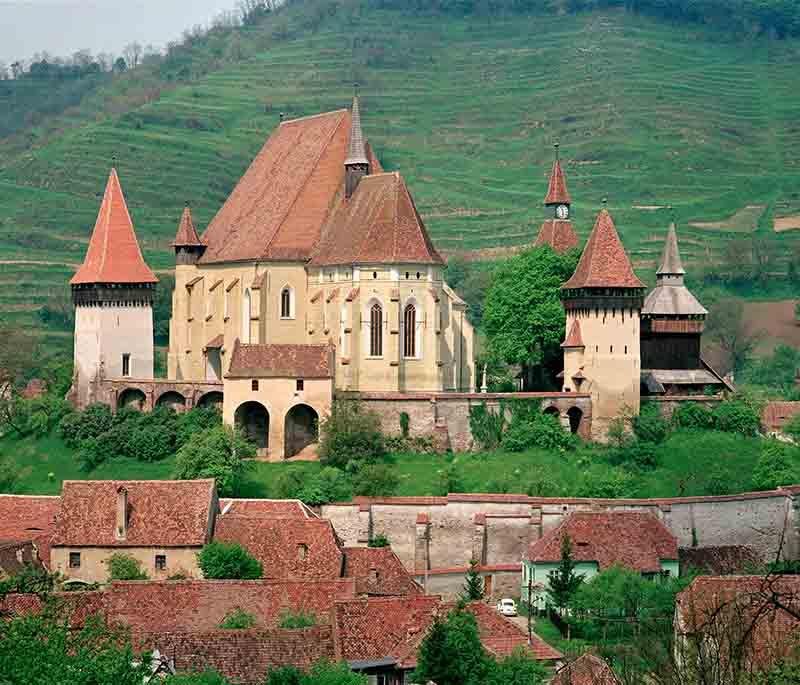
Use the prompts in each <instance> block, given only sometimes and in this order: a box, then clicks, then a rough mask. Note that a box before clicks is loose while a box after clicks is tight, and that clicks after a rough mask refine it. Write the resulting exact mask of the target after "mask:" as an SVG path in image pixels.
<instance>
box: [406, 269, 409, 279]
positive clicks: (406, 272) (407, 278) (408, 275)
mask: <svg viewBox="0 0 800 685" xmlns="http://www.w3.org/2000/svg"><path fill="white" fill-rule="evenodd" d="M408 276H409V274H408V271H406V280H408Z"/></svg>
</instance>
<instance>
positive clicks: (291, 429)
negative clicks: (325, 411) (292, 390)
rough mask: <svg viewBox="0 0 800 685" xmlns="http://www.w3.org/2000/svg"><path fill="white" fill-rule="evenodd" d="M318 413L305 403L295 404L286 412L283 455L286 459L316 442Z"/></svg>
mask: <svg viewBox="0 0 800 685" xmlns="http://www.w3.org/2000/svg"><path fill="white" fill-rule="evenodd" d="M318 433H319V415H318V414H317V412H316V411H314V409H313V408H312V407H309V406H308V405H307V404H296V405H295V406H294V407H292V408H291V409H290V410H289V411H288V412H286V425H285V426H284V435H285V436H286V437H285V443H284V450H283V456H284V457H286V458H287V459H288V458H289V457H293V456H294V455H295V454H298V453H299V452H302V451H303V450H304V449H305V448H306V447H308V446H309V445H311V444H313V443H315V442H317V436H318Z"/></svg>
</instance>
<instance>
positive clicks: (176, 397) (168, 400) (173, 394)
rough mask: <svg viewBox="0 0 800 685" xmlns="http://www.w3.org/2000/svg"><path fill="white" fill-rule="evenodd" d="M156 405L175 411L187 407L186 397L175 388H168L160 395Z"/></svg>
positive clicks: (180, 410)
mask: <svg viewBox="0 0 800 685" xmlns="http://www.w3.org/2000/svg"><path fill="white" fill-rule="evenodd" d="M156 407H166V408H167V409H172V411H175V412H182V411H184V410H185V409H186V398H185V397H184V396H183V395H181V394H180V393H179V392H177V391H175V390H167V392H165V393H162V394H161V395H159V397H158V399H157V400H156Z"/></svg>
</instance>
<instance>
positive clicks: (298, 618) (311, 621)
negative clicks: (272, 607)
mask: <svg viewBox="0 0 800 685" xmlns="http://www.w3.org/2000/svg"><path fill="white" fill-rule="evenodd" d="M278 625H279V626H280V627H281V628H286V629H287V630H299V629H301V628H311V626H315V625H317V617H316V615H315V614H314V613H313V612H309V613H306V612H304V611H298V612H293V611H289V610H288V609H287V610H285V611H284V612H283V613H282V614H281V617H280V620H279V622H278Z"/></svg>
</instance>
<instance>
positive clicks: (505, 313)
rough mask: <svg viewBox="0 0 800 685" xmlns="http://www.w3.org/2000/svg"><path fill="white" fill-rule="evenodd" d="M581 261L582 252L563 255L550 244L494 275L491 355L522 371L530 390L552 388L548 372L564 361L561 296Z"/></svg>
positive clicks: (487, 323) (487, 314)
mask: <svg viewBox="0 0 800 685" xmlns="http://www.w3.org/2000/svg"><path fill="white" fill-rule="evenodd" d="M577 258H578V253H577V251H573V252H570V253H567V254H564V255H561V254H556V253H555V252H554V251H553V250H552V249H551V248H550V247H549V246H546V245H545V246H541V247H536V248H533V249H531V250H527V251H525V252H523V253H522V254H519V255H517V256H515V257H512V258H511V259H508V260H506V261H504V262H503V263H502V264H500V266H498V268H497V270H496V271H495V272H494V274H493V277H492V285H491V287H490V288H489V291H488V293H487V294H486V304H485V306H484V312H483V329H484V331H485V333H486V337H487V340H488V347H489V351H490V352H491V353H492V354H493V355H494V356H496V357H497V358H498V359H502V360H503V361H504V362H506V363H507V364H520V365H521V366H522V367H523V369H524V370H525V371H526V373H525V387H526V389H530V388H531V387H533V386H536V385H538V386H540V387H542V386H547V385H548V384H552V378H550V374H549V373H547V371H546V369H547V368H548V367H550V368H552V367H554V366H556V365H557V364H558V362H559V361H560V349H559V345H560V343H561V341H562V340H563V339H564V326H565V315H564V308H563V307H562V305H561V299H560V296H559V292H560V288H561V284H562V283H564V282H565V281H566V280H567V279H568V278H569V277H570V276H571V275H572V272H573V271H574V270H575V265H576V264H577Z"/></svg>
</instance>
